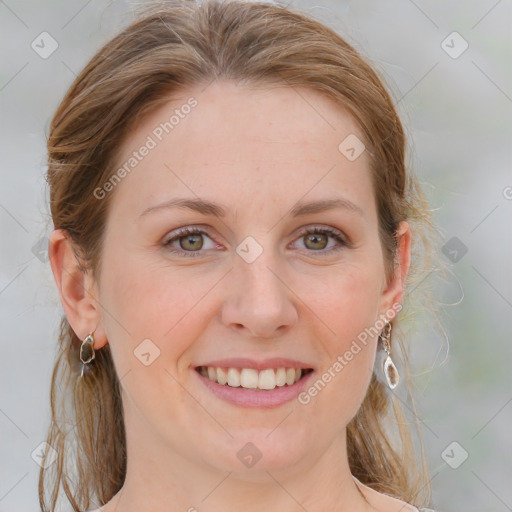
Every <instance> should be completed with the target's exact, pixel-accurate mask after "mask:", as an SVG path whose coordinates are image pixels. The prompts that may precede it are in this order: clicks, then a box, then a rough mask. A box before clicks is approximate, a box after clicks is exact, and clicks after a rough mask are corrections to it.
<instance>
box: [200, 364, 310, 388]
mask: <svg viewBox="0 0 512 512" xmlns="http://www.w3.org/2000/svg"><path fill="white" fill-rule="evenodd" d="M196 371H197V372H199V373H200V374H201V375H202V376H203V377H206V378H208V379H209V380H211V381H212V382H216V383H217V384H221V385H225V386H230V387H233V388H238V387H241V388H245V389H260V390H272V389H275V388H276V387H278V388H279V387H285V386H292V385H293V384H295V383H296V382H297V381H299V380H300V379H301V378H302V377H304V376H305V375H307V374H308V373H310V372H312V371H313V370H312V369H311V368H306V369H302V368H285V367H280V368H267V369H264V370H256V369H254V368H221V367H215V366H198V367H197V368H196Z"/></svg>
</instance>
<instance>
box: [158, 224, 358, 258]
mask: <svg viewBox="0 0 512 512" xmlns="http://www.w3.org/2000/svg"><path fill="white" fill-rule="evenodd" d="M204 236H206V237H207V238H209V239H210V241H211V246H210V247H206V249H215V247H218V246H217V245H216V244H215V243H214V242H213V240H211V238H210V237H209V236H208V235H207V233H206V232H205V230H204V229H200V228H197V227H196V228H192V227H185V228H181V229H179V230H177V231H176V232H175V233H174V236H172V237H171V238H169V239H168V240H167V241H166V242H164V244H163V245H164V247H166V248H167V249H168V250H169V251H170V252H171V253H173V254H177V255H178V256H184V257H192V258H194V257H197V256H201V253H202V252H204V251H201V249H203V248H204V243H203V237H204ZM329 238H331V239H334V240H335V241H336V243H335V244H334V246H335V247H333V246H332V245H331V247H330V248H328V249H327V250H325V248H326V247H328V239H329ZM301 239H304V241H305V242H304V245H305V247H306V249H311V250H310V251H307V252H316V253H318V255H319V256H320V255H328V254H331V253H332V252H336V251H339V250H340V249H343V248H344V247H349V246H350V243H349V241H348V240H347V239H346V238H345V236H344V235H343V233H342V232H341V231H338V230H337V229H334V228H330V227H325V226H323V227H318V226H315V227H309V228H307V229H305V230H303V231H301V233H300V234H299V238H298V240H301ZM176 243H177V244H178V245H179V247H176V246H175V244H176ZM336 244H337V246H336Z"/></svg>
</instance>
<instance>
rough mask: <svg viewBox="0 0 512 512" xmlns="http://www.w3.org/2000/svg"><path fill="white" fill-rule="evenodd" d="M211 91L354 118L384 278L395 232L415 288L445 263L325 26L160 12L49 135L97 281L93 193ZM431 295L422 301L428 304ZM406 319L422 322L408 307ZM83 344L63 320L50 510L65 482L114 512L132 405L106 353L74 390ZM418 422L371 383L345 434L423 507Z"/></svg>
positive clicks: (52, 168) (353, 450)
mask: <svg viewBox="0 0 512 512" xmlns="http://www.w3.org/2000/svg"><path fill="white" fill-rule="evenodd" d="M305 42H307V44H305ZM214 80H229V81H232V82H235V83H237V84H249V85H251V84H252V85H263V86H268V87H271V86H286V87H305V88H308V89H311V90H314V91H317V92H320V93H322V94H324V95H325V96H327V97H328V98H330V99H332V100H334V101H335V102H336V103H337V104H338V105H339V106H340V107H342V108H345V109H346V110H348V112H349V113H350V114H351V115H352V116H353V118H354V119H355V120H356V122H357V124H358V126H359V127H360V129H361V132H362V134H363V137H364V144H365V146H366V148H367V149H368V152H369V154H370V155H371V159H370V172H371V176H372V184H373V192H374V194H375V200H376V207H377V212H378V219H379V226H378V228H379V238H380V242H381V245H382V248H383V254H384V264H385V273H386V277H387V278H388V279H390V278H391V277H392V276H393V273H394V270H395V268H396V264H397V247H398V238H397V228H398V225H399V223H400V222H401V221H404V220H405V221H408V222H409V224H410V225H411V230H412V233H413V250H412V254H413V257H412V262H411V268H410V271H409V273H408V276H407V280H406V286H409V287H410V286H411V285H412V284H413V283H415V282H420V281H421V280H422V279H423V278H424V276H425V275H426V273H428V272H429V271H430V270H431V267H432V262H433V261H434V256H435V253H436V251H434V250H433V247H434V238H435V235H436V232H435V225H434V223H433V221H432V217H431V214H430V210H429V208H428V204H427V201H426V199H425V197H424V195H423V193H422V191H421V188H420V186H419V182H418V179H417V178H416V177H415V175H414V174H413V172H412V171H411V170H410V169H409V166H408V165H407V164H406V137H405V133H404V129H403V126H402V124H401V121H400V119H399V116H398V114H397V111H396V109H395V106H394V102H393V100H392V98H391V96H390V93H389V92H388V91H387V90H386V87H385V86H384V85H383V83H384V80H383V79H382V78H380V77H379V74H378V72H377V71H376V70H375V69H373V66H372V65H370V64H369V62H368V61H367V60H366V58H365V57H363V56H362V55H361V54H360V53H358V52H357V51H356V50H355V49H354V48H353V47H352V46H351V45H350V44H348V43H347V42H346V41H345V40H344V39H343V38H342V37H340V35H338V34H337V33H336V32H335V31H334V30H333V29H331V28H329V27H328V26H326V25H325V24H323V23H321V22H320V21H317V20H315V19H314V18H312V17H310V16H308V15H306V14H304V13H302V12H299V11H297V10H293V9H290V8H288V7H285V6H282V5H277V4H268V3H263V2H252V1H250V2H241V1H226V2H217V1H205V2H203V3H201V4H198V3H196V2H193V1H168V2H163V3H162V2H160V3H159V4H155V5H152V6H150V7H149V8H146V9H144V10H143V11H142V14H140V15H139V17H138V18H137V19H136V20H135V21H133V22H132V23H131V24H130V25H129V26H128V27H127V28H125V29H124V30H123V31H122V32H121V33H119V34H118V35H117V36H116V37H114V38H113V39H112V40H110V41H109V42H108V43H107V44H105V45H104V47H102V48H101V49H100V50H99V51H97V53H96V54H95V55H94V56H93V57H92V59H91V60H90V61H89V63H88V64H87V66H86V67H85V68H84V69H83V70H82V72H81V73H80V74H79V75H78V76H77V77H76V79H75V81H74V82H73V84H72V85H71V87H70V89H69V90H68V91H67V93H66V95H65V96H64V98H63V100H62V102H61V103H60V105H59V107H58V109H57V111H56V113H55V115H54V117H53V119H52V121H51V124H50V130H49V135H48V171H47V176H46V180H47V183H48V185H49V189H50V209H51V217H52V220H53V224H54V228H55V229H62V230H65V231H66V233H67V236H68V237H69V240H70V242H71V243H72V247H73V250H74V251H75V256H76V257H77V261H78V262H79V266H80V269H81V270H82V271H83V272H92V275H93V277H94V278H95V279H98V278H99V275H100V272H101V256H102V246H103V237H104V235H105V229H104V228H105V223H106V218H107V215H108V212H109V204H110V200H111V199H112V195H113V193H110V194H107V196H106V197H105V198H104V199H102V200H98V199H97V198H96V197H95V195H94V193H93V191H94V190H95V189H96V188H97V187H101V186H102V185H103V184H104V183H105V182H106V181H107V180H108V179H109V178H110V177H111V176H112V174H113V171H114V169H115V167H114V166H115V162H116V155H117V152H118V151H119V148H120V146H121V144H122V143H123V141H124V140H125V138H126V137H127V135H128V133H129V131H130V130H131V129H132V128H133V127H134V126H135V125H136V124H137V122H138V121H139V120H140V119H141V117H142V116H143V115H144V114H147V113H148V112H149V111H150V110H152V109H155V108H157V107H158V106H160V105H163V104H164V103H165V102H167V101H169V98H170V96H171V95H172V94H173V93H176V92H180V91H181V90H183V89H185V88H186V87H188V86H194V85H198V84H205V85H206V84H209V83H211V82H212V81H214ZM106 113H107V114H106ZM438 266H439V265H438ZM423 289H425V287H423ZM427 290H428V289H427ZM427 295H428V293H425V292H423V293H419V291H418V292H415V299H418V304H421V300H422V299H421V297H427ZM407 299H409V297H407ZM427 300H428V297H427ZM404 310H407V311H408V312H409V313H411V312H412V311H413V309H412V308H411V306H408V307H407V308H405V309H404ZM402 319H403V312H402V314H400V315H399V316H398V317H397V318H396V319H395V321H394V326H395V329H394V330H393V332H394V333H395V336H394V343H396V342H397V340H398V343H400V346H401V354H402V357H403V361H402V364H401V367H402V370H401V373H402V376H403V380H404V381H405V382H406V385H407V388H406V389H407V392H408V394H409V395H410V396H409V398H410V399H412V395H411V380H410V370H409V365H408V360H407V350H405V346H404V342H403V341H402V339H401V337H400V336H401V334H403V333H401V331H400V329H399V330H398V331H397V330H396V327H397V326H398V325H399V324H400V322H401V321H402ZM397 335H398V337H397ZM80 345H81V340H80V339H79V338H78V337H77V335H76V334H75V332H74V331H73V329H72V328H71V326H70V324H69V323H68V321H67V319H66V317H65V316H63V317H62V319H61V324H60V333H59V340H58V347H57V350H58V353H57V357H56V362H55V366H54V369H53V373H52V378H51V397H50V399H51V423H50V426H49V429H48V436H47V443H48V444H49V445H51V446H52V447H53V448H54V449H55V450H56V451H57V454H58V456H57V459H56V461H55V463H54V464H51V465H49V466H48V467H47V468H46V469H44V467H45V465H46V464H45V461H46V460H47V459H48V458H49V457H50V454H49V453H46V454H45V455H44V458H43V463H42V467H41V471H40V474H39V502H40V505H41V509H42V511H43V512H46V511H51V512H54V511H55V508H56V504H57V501H58V498H59V489H60V486H61V485H62V488H63V490H64V492H65V495H66V497H67V499H68V501H69V502H70V503H71V505H72V507H73V510H74V511H82V510H86V509H88V508H89V507H90V506H91V504H92V503H95V502H97V501H99V502H100V503H101V504H105V503H107V502H108V501H109V500H110V499H111V498H112V497H113V496H114V495H115V494H116V493H117V492H118V491H119V490H120V488H121V487H122V485H123V483H124V479H125V474H126V464H127V457H126V438H125V425H124V419H123V406H122V400H121V392H120V382H119V379H118V376H117V375H116V371H115V367H114V364H113V359H112V356H111V351H110V348H109V344H108V343H107V344H106V345H105V346H104V347H102V348H101V349H99V350H97V351H96V357H95V359H94V360H93V362H92V363H91V364H90V365H89V366H90V371H89V373H88V374H87V376H86V378H84V379H80V380H79V381H77V376H78V375H79V372H80V367H81V364H80V360H79V351H80ZM411 403H412V404H413V403H414V402H410V401H409V404H411ZM68 407H69V408H70V411H69V413H68V411H67V408H68ZM411 407H412V408H413V407H414V406H413V405H411ZM391 412H393V413H394V419H393V417H392V415H391ZM409 423H410V422H409ZM409 423H408V422H407V421H405V419H404V412H403V410H402V408H401V406H400V403H399V400H398V399H397V398H396V397H395V396H394V394H392V393H389V392H388V391H387V390H386V387H385V386H384V385H383V384H382V383H381V382H380V381H379V380H378V379H377V378H376V377H375V375H373V376H372V379H371V382H370V385H369V387H368V390H367V393H366V396H365V398H364V400H363V403H362V405H361V407H360V409H359V411H358V412H357V414H356V415H355V416H354V418H353V419H352V420H351V421H350V423H349V424H348V426H347V447H348V459H349V464H350V469H351V472H352V474H353V475H354V476H355V477H356V478H357V479H359V480H360V481H361V482H362V483H364V484H365V485H367V486H369V487H371V488H373V489H375V490H377V491H379V492H383V493H386V494H388V495H391V496H394V497H396V498H399V499H402V500H404V501H406V502H408V503H411V504H413V505H415V506H419V507H421V506H425V505H428V502H429V500H430V495H431V490H430V483H429V475H428V465H427V462H426V457H425V452H424V447H423V441H422V435H421V429H420V425H419V424H416V427H417V429H418V432H419V434H418V435H419V446H420V453H419V454H416V448H417V447H414V446H413V445H414V443H413V439H412V437H411V428H410V425H409ZM416 423H417V422H416ZM390 425H391V427H392V428H391V429H390V427H389V426H390ZM73 451H74V457H71V454H72V452H73ZM71 475H74V476H75V477H76V478H77V480H78V482H74V481H73V479H72V476H71ZM46 494H49V497H48V500H49V501H48V503H47V497H46Z"/></svg>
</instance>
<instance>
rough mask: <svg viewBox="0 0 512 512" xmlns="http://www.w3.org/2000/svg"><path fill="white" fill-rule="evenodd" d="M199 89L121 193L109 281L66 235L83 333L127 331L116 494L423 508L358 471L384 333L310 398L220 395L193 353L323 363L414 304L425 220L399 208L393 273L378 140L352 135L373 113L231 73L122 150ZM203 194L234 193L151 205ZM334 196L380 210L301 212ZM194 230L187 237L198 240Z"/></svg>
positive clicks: (187, 505)
mask: <svg viewBox="0 0 512 512" xmlns="http://www.w3.org/2000/svg"><path fill="white" fill-rule="evenodd" d="M190 96H194V98H196V99H197V101H198V105H197V106H196V107H195V108H194V109H192V111H191V113H190V114H189V115H188V116H186V117H185V118H184V119H182V120H180V123H179V124H178V125H177V126H175V128H174V129H173V131H172V133H170V134H168V135H166V136H165V137H164V138H163V140H162V141H161V142H160V143H159V144H158V145H157V147H156V148H154V149H152V150H151V151H150V153H149V154H148V155H147V156H146V157H145V158H144V159H143V160H142V161H141V162H140V163H138V165H137V166H136V168H134V170H132V172H131V173H129V174H128V175H127V176H126V177H125V178H124V179H123V180H122V181H121V183H119V184H117V185H116V187H115V190H114V191H112V192H109V193H110V194H113V196H112V197H111V199H112V204H111V209H110V211H109V216H108V219H107V226H106V234H105V239H104V247H103V255H102V271H101V275H100V278H99V279H98V281H97V282H96V281H94V280H93V279H92V277H91V274H90V273H85V274H82V273H81V272H80V270H79V269H78V266H77V261H76V259H75V257H74V255H73V253H72V250H71V246H70V243H69V242H68V239H67V238H66V236H65V233H64V232H63V231H61V230H56V231H55V232H54V233H53V234H52V237H51V241H50V256H51V265H52V270H53V273H54V276H55V280H56V283H57V287H58V290H59V293H60V297H61V301H62V304H63V307H64V310H65V313H66V316H67V318H68V320H69V322H70V324H71V326H72V327H73V329H74V331H75V332H76V333H77V335H78V336H79V337H81V339H84V338H85V337H86V336H87V334H89V333H90V332H91V331H93V330H94V338H95V344H94V348H95V349H96V350H98V349H100V348H101V347H102V346H104V345H105V344H106V343H110V349H111V351H112V354H113V358H114V363H115V367H116V371H117V374H118V376H119V378H120V381H121V386H122V393H123V404H124V409H125V424H126V431H127V449H128V468H127V476H126V481H125V484H124V487H123V488H122V489H121V491H120V492H119V493H118V494H117V495H116V496H114V497H113V499H112V500H111V501H110V502H109V503H108V504H106V505H105V506H104V507H102V510H103V511H105V512H113V511H115V510H118V511H120V512H121V511H122V512H135V511H138V512H141V511H149V510H151V511H152V512H163V511H166V512H169V511H185V510H190V511H192V510H202V511H206V510H208V511H209V512H218V511H221V510H223V511H225V510H244V511H246V512H252V511H261V510H267V511H279V512H283V511H284V512H295V511H297V512H298V511H303V510H304V509H305V510H308V512H317V511H324V510H336V511H340V512H342V511H343V512H344V511H346V512H349V511H350V512H357V511H369V510H378V511H396V512H398V511H399V510H401V511H402V512H403V511H406V510H415V509H414V507H409V506H405V507H404V503H403V502H401V501H399V500H396V499H394V498H391V497H389V496H386V495H384V494H380V493H378V492H376V491H374V490H371V489H369V488H368V487H365V486H363V485H362V484H359V483H358V482H356V481H355V479H354V478H353V477H352V475H351V473H350V470H349V466H348V460H347V450H346V443H345V432H346V425H347V424H348V423H349V421H350V419H351V418H352V417H353V416H354V415H355V414H356V412H357V410H358V409H359V407H360V405H361V403H362V401H363V398H364V396H365V393H366V390H367V387H368V384H369V382H370V378H371V374H372V370H373V365H374V360H375V352H376V350H377V337H372V338H370V339H369V340H368V343H367V345H366V346H363V347H362V350H361V351H360V352H359V353H358V354H357V355H356V356H355V357H354V358H353V359H352V361H350V363H349V364H347V365H346V366H345V367H344V368H343V371H341V372H339V373H338V374H337V375H336V377H335V378H334V379H332V381H331V382H330V383H329V384H328V385H326V386H325V388H324V389H323V390H322V391H321V392H320V393H319V394H318V395H317V396H316V397H314V398H313V399H312V400H311V401H310V403H309V404H307V405H301V404H299V403H298V402H297V401H296V400H294V401H291V402H289V403H287V404H284V405H282V406H280V407H278V408H275V409H266V410H262V409H245V408H244V409H242V408H240V407H236V406H234V405H231V404H228V403H226V402H224V401H221V400H219V399H218V398H217V397H215V396H214V395H212V394H211V392H210V391H208V390H207V389H206V388H205V386H204V385H203V384H202V383H201V382H200V381H199V379H198V378H197V376H196V375H195V374H194V372H195V370H194V369H193V368H194V367H195V366H196V365H199V364H201V363H203V362H208V361H213V360H215V359H220V358H227V357H249V358H250V357H258V356H259V357H261V358H266V357H269V358H270V357H289V358H294V359H298V360H300V361H304V362H307V363H308V364H310V366H311V367H313V368H315V371H317V377H318V376H320V375H321V374H322V372H323V371H325V370H326V369H327V368H329V367H330V366H332V364H333V362H334V361H335V360H336V357H337V356H339V355H342V354H343V353H344V352H345V351H346V350H347V349H348V348H349V347H350V345H351V343H352V341H353V340H355V339H356V338H357V335H358V334H359V333H360V332H362V331H363V330H364V329H365V328H367V327H369V326H372V325H374V324H375V322H376V320H378V319H379V315H384V314H386V313H387V312H389V310H390V309H391V308H392V306H393V304H395V305H396V304H400V303H401V301H402V298H403V292H404V289H403V283H404V280H405V277H406V275H407V272H408V269H409V263H410V237H411V234H410V229H409V225H408V224H407V223H406V222H404V223H402V224H401V225H400V228H399V235H400V237H401V238H400V240H401V243H400V248H399V265H397V267H396V272H395V275H394V276H393V278H392V280H390V281H389V282H387V280H386V277H385V274H384V261H383V252H382V248H381V245H380V241H379V237H378V231H377V220H378V219H377V211H376V206H375V198H374V195H373V191H372V184H371V177H370V171H369V158H370V156H369V155H368V152H367V151H365V152H363V154H362V155H361V156H360V157H359V158H357V159H356V160H355V161H352V162H351V161H349V160H348V159H347V158H346V157H345V156H344V155H343V154H341V153H340V151H339V150H338V145H339V144H340V142H341V141H342V140H343V139H344V138H345V137H346V136H348V135H349V134H356V135H357V136H359V138H361V139H362V135H361V133H360V130H359V128H358V126H357V125H356V123H355V121H354V120H353V119H352V118H351V116H350V115H349V114H348V113H347V112H346V111H344V110H343V109H342V108H341V107H340V106H339V105H337V104H335V103H333V102H332V101H331V100H330V99H328V98H326V97H324V96H323V95H320V94H319V93H317V92H315V91H311V90H307V89H292V88H288V87H278V88H276V87H273V88H270V87H266V88H264V87H259V88H256V87H248V86H240V85H235V84H233V83H230V82H214V83H213V84H211V85H209V86H208V87H206V88H204V87H191V88H188V89H186V90H182V91H180V93H179V94H177V95H175V96H174V97H173V98H172V99H171V100H170V102H169V103H168V104H167V105H165V106H164V107H160V108H158V109H157V110H155V111H153V112H151V113H150V114H149V115H148V116H147V117H146V118H144V119H142V120H141V121H140V122H139V123H138V124H137V126H136V129H134V130H133V131H132V132H131V133H130V134H129V136H128V137H127V138H126V140H125V143H124V144H123V147H122V148H121V151H120V153H119V155H118V157H119V158H118V162H117V163H118V165H122V164H123V163H124V162H125V161H126V159H127V158H128V157H129V156H130V154H131V153H132V152H133V151H134V150H136V149H137V148H140V146H141V145H142V144H143V143H144V141H145V140H146V138H147V136H148V135H150V134H151V133H152V131H153V130H154V128H155V127H156V126H157V125H158V124H159V123H160V122H162V121H164V120H166V119H168V118H169V115H170V113H172V110H173V109H174V108H179V107H180V106H181V105H183V104H184V103H185V102H186V100H187V98H189V97H190ZM116 168H117V167H116ZM197 196H199V197H200V198H202V199H208V200H211V201H215V202H219V203H223V204H224V205H225V206H226V207H227V209H228V215H227V216H226V217H225V218H223V219H219V218H216V217H213V216H209V215H203V214H199V213H196V212H192V211H188V210H185V209H177V208H175V209H161V210H158V211H157V212H153V213H149V214H146V215H143V216H142V217H141V213H142V212H143V211H144V210H145V209H147V208H148V207H151V206H154V205H157V204H160V203H161V202H163V201H166V200H169V199H170V198H173V197H187V198H197ZM332 197H343V198H345V199H348V200H350V201H352V202H353V203H355V204H356V205H357V206H359V207H360V208H361V209H362V211H363V215H359V214H358V213H356V212H353V211H351V210H348V209H333V210H329V211H325V212H322V213H314V214H309V215H307V216H304V217H297V218H292V217H290V216H289V214H288V213H289V210H290V209H291V208H292V207H293V205H295V203H296V202H297V201H299V199H302V200H303V201H312V200H317V199H326V198H332ZM192 225H201V227H203V228H204V227H206V228H208V231H205V234H204V235H203V237H202V238H201V237H199V238H200V239H201V240H202V242H203V247H202V248H200V249H196V252H197V251H202V252H201V254H202V255H200V256H199V257H187V256H186V254H185V255H184V256H179V255H176V254H172V253H171V252H170V250H169V248H166V247H165V246H164V243H165V242H166V241H167V240H168V239H169V238H170V235H172V232H174V231H175V230H176V229H178V228H181V227H184V226H192ZM311 226H318V227H327V226H331V227H333V228H335V229H338V230H340V231H341V232H342V233H344V235H345V236H346V237H347V238H348V239H349V240H350V242H351V246H349V247H344V246H340V247H341V249H340V250H339V251H332V252H330V253H329V249H330V248H331V247H336V246H338V244H339V243H338V242H337V241H336V240H335V239H334V238H332V237H331V236H330V235H329V238H327V239H323V238H321V239H320V241H319V242H317V245H315V244H314V241H313V242H311V241H308V237H307V236H304V235H302V236H301V235H300V230H301V228H307V227H311ZM182 236H183V235H182ZM247 236H252V237H253V238H254V239H255V240H256V241H257V242H258V243H259V244H260V246H261V247H262V249H263V252H262V254H261V255H260V256H259V257H258V258H257V259H256V260H255V261H254V262H252V263H247V262H246V261H245V260H244V259H242V258H241V257H240V256H239V255H238V254H237V253H236V248H237V246H238V245H239V244H240V243H241V242H242V241H243V240H244V239H245V237H247ZM181 241H182V244H185V245H182V246H180V244H179V240H176V241H174V243H173V248H175V249H179V248H180V247H181V248H182V251H185V250H186V249H189V254H190V252H192V251H191V249H190V245H188V246H187V245H186V242H187V237H186V236H185V237H184V238H181ZM322 243H324V245H321V244H322ZM325 244H328V246H327V245H325ZM183 247H184V248H183ZM192 250H193V248H192ZM321 252H323V253H326V255H324V256H322V255H320V253H321ZM148 338H149V339H150V340H151V341H152V343H154V344H155V345H156V346H157V347H158V348H159V350H160V356H159V357H158V358H156V359H155V360H154V361H153V362H152V363H151V364H150V365H149V366H145V365H144V364H142V363H141V362H140V360H139V359H138V358H136V357H134V353H133V351H134V350H135V349H136V348H137V346H138V345H139V344H140V343H141V342H142V340H144V339H148ZM249 441H250V442H252V443H253V444H254V445H255V446H256V447H257V448H258V449H259V451H260V452H261V453H262V458H261V459H260V460H259V461H258V462H257V464H256V465H254V466H253V467H251V468H246V467H245V466H244V465H243V464H241V462H240V460H239V459H238V458H237V452H238V450H240V448H241V447H242V446H244V445H245V444H246V443H247V442H249ZM358 486H359V489H360V491H361V492H359V490H358Z"/></svg>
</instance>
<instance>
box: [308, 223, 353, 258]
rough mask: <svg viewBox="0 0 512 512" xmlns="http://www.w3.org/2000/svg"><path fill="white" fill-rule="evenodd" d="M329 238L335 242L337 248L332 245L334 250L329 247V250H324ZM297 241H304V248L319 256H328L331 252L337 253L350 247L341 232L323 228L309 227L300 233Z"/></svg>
mask: <svg viewBox="0 0 512 512" xmlns="http://www.w3.org/2000/svg"><path fill="white" fill-rule="evenodd" d="M329 238H332V239H334V240H335V241H336V242H337V247H336V244H334V245H335V247H334V248H333V246H332V245H331V248H329V249H327V250H324V249H325V248H326V247H327V245H328V239H329ZM299 240H304V245H305V246H306V248H308V249H312V250H313V252H317V253H319V255H321V256H324V255H329V254H331V253H332V252H336V251H339V250H340V249H343V248H344V247H348V246H349V245H350V244H349V242H348V240H347V239H346V238H345V237H344V235H343V233H342V232H341V231H338V230H337V229H334V228H329V227H325V226H315V227H312V228H311V227H310V228H308V229H305V230H303V231H301V233H300V235H299Z"/></svg>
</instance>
